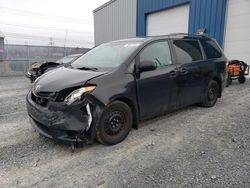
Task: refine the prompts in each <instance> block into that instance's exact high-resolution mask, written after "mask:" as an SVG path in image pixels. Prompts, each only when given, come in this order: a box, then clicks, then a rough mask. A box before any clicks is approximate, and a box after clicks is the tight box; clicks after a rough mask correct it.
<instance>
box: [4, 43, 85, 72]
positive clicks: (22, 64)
mask: <svg viewBox="0 0 250 188" xmlns="http://www.w3.org/2000/svg"><path fill="white" fill-rule="evenodd" d="M88 50H89V49H87V48H69V47H56V46H29V45H4V50H3V53H2V56H1V58H0V76H15V75H25V73H26V71H27V70H28V69H29V68H30V67H31V65H32V64H34V63H35V62H39V63H43V62H49V61H52V62H54V61H57V60H58V59H60V58H62V57H64V56H67V55H70V54H84V53H86V52H87V51H88Z"/></svg>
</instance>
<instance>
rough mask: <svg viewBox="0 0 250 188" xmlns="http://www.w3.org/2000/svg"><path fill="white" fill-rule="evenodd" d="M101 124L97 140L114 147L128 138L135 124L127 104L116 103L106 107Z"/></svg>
mask: <svg viewBox="0 0 250 188" xmlns="http://www.w3.org/2000/svg"><path fill="white" fill-rule="evenodd" d="M99 122H100V123H99V126H98V128H97V134H96V137H97V140H98V141H99V142H100V143H102V144H104V145H114V144H117V143H119V142H121V141H123V140H124V139H125V138H126V137H127V136H128V134H129V131H130V130H131V128H132V123H133V115H132V111H131V109H130V107H129V106H128V105H127V104H126V103H124V102H121V101H115V102H112V103H110V104H109V105H108V106H107V107H106V109H105V110H104V111H103V113H102V116H101V118H100V121H99Z"/></svg>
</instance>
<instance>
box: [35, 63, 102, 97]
mask: <svg viewBox="0 0 250 188" xmlns="http://www.w3.org/2000/svg"><path fill="white" fill-rule="evenodd" d="M103 74H105V72H94V71H84V70H78V69H71V68H65V67H61V68H57V69H55V70H52V71H49V72H47V73H45V74H43V75H42V76H41V77H39V78H38V79H37V80H36V81H35V83H34V86H33V90H34V91H35V92H36V93H38V92H58V91H61V90H62V89H65V88H71V87H77V86H82V85H84V84H85V83H86V81H88V80H90V79H93V78H95V77H98V76H101V75H103Z"/></svg>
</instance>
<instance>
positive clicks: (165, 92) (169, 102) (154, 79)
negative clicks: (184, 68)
mask: <svg viewBox="0 0 250 188" xmlns="http://www.w3.org/2000/svg"><path fill="white" fill-rule="evenodd" d="M145 61H154V62H155V63H156V65H157V69H155V70H152V71H145V72H139V74H138V75H137V76H136V84H137V94H138V103H139V108H140V117H141V119H142V120H145V119H149V118H152V117H155V116H157V115H160V114H163V113H164V112H167V111H171V110H174V109H175V108H176V96H177V89H178V88H177V85H176V83H175V81H174V78H173V77H172V76H171V73H172V72H173V70H175V68H176V67H175V65H173V63H172V56H171V52H170V47H169V44H168V41H165V40H164V41H162V40H161V41H157V42H153V43H151V44H149V45H147V46H146V47H145V48H144V49H143V50H142V51H141V52H140V53H139V54H138V56H137V57H136V66H137V70H138V67H139V66H140V64H142V63H143V62H145Z"/></svg>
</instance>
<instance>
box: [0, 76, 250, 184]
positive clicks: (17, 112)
mask: <svg viewBox="0 0 250 188" xmlns="http://www.w3.org/2000/svg"><path fill="white" fill-rule="evenodd" d="M30 87H31V84H30V83H29V82H28V80H26V79H25V78H23V77H14V78H3V77H0V105H1V106H0V187H102V188H103V187H220V188H221V187H250V124H249V122H250V113H249V111H250V79H248V80H247V82H246V84H244V85H239V84H238V83H236V82H235V83H234V84H233V85H231V86H230V87H229V88H226V90H225V91H224V93H223V97H222V98H221V99H220V100H219V101H218V103H217V104H216V106H215V107H213V108H201V107H198V106H191V107H187V108H184V109H181V110H178V111H176V112H174V113H171V114H167V115H165V116H162V117H159V118H156V119H153V120H151V121H147V122H145V123H143V124H141V125H140V128H139V130H133V131H131V133H130V134H129V136H128V138H127V139H126V140H125V141H123V142H122V143H120V144H117V145H115V146H103V145H101V144H98V143H96V144H93V145H90V146H87V147H83V148H77V149H76V151H75V153H71V152H70V148H69V147H67V146H64V145H61V144H57V143H55V142H53V141H51V140H49V139H46V138H42V137H40V136H39V135H38V134H37V133H36V132H34V130H33V129H32V127H31V126H30V124H29V121H28V115H27V113H26V109H25V95H26V93H27V91H28V89H29V88H30Z"/></svg>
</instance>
